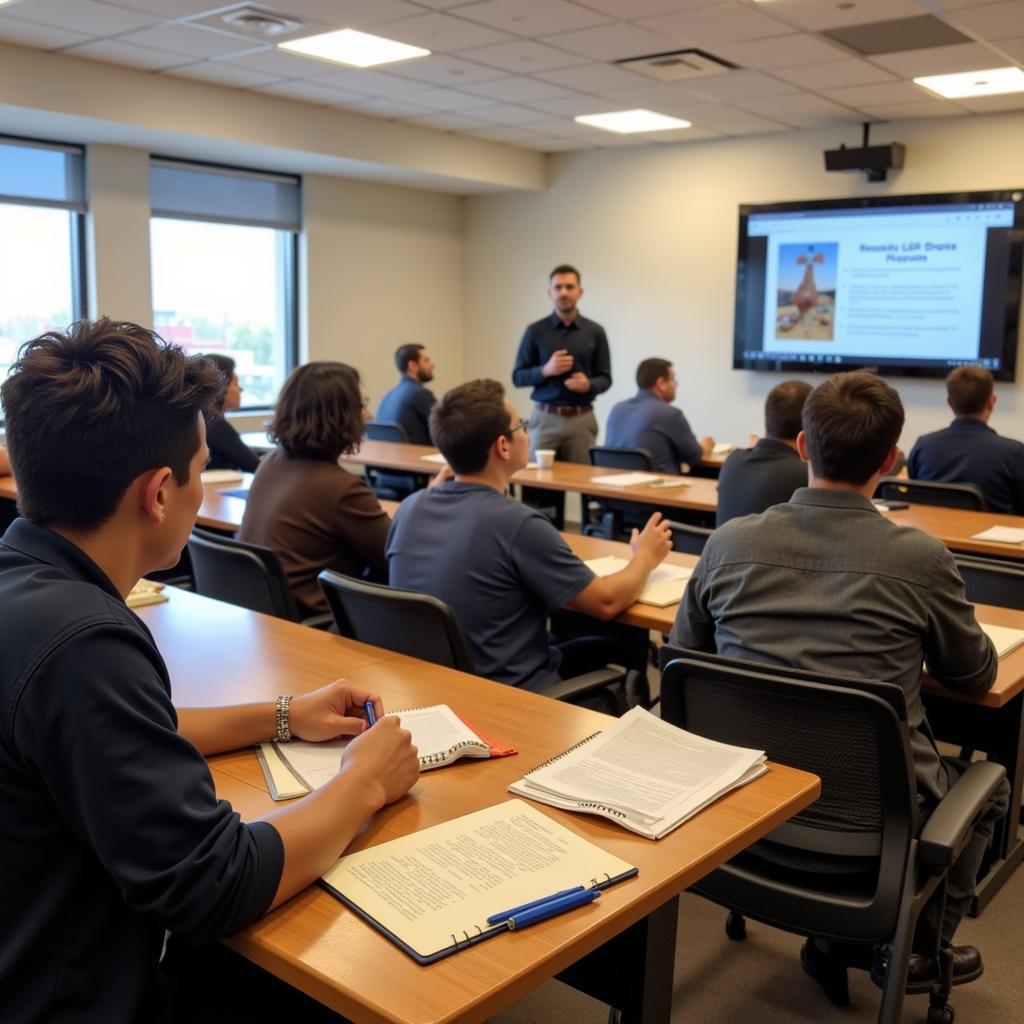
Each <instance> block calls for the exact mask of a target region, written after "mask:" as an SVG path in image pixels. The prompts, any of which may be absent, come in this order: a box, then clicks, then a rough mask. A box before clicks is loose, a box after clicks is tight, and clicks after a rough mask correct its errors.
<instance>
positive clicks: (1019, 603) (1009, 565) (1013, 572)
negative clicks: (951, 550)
mask: <svg viewBox="0 0 1024 1024" xmlns="http://www.w3.org/2000/svg"><path fill="white" fill-rule="evenodd" d="M953 557H954V558H955V559H956V567H957V568H958V569H959V570H960V575H961V576H962V577H963V578H964V585H965V586H966V588H967V600H968V601H970V602H971V603H972V604H995V605H999V607H1000V608H1016V609H1018V610H1019V611H1024V567H1022V566H1021V565H1019V564H1016V563H1013V562H1004V561H1001V560H999V559H995V558H971V557H970V556H969V555H954V556H953Z"/></svg>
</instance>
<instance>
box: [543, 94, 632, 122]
mask: <svg viewBox="0 0 1024 1024" xmlns="http://www.w3.org/2000/svg"><path fill="white" fill-rule="evenodd" d="M529 106H530V107H531V108H532V109H534V110H541V111H543V112H544V113H545V114H557V115H559V116H561V117H579V115H580V114H604V113H607V112H608V111H610V110H628V109H629V108H628V107H627V106H625V105H624V104H622V103H619V102H617V101H614V100H608V99H604V98H603V97H601V96H579V95H577V96H566V97H564V98H563V99H559V100H537V101H536V102H534V101H530V103H529Z"/></svg>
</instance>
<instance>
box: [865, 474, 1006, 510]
mask: <svg viewBox="0 0 1024 1024" xmlns="http://www.w3.org/2000/svg"><path fill="white" fill-rule="evenodd" d="M875 497H876V498H878V499H880V500H881V501H909V502H911V504H915V505H943V506H945V507H946V508H965V509H967V510H968V511H970V512H984V511H986V506H985V496H984V495H983V494H982V493H981V489H980V488H979V487H976V486H975V485H974V484H944V483H937V482H936V481H933V480H902V479H900V478H899V477H895V476H884V477H882V479H881V480H879V481H878V487H877V489H876V490H875Z"/></svg>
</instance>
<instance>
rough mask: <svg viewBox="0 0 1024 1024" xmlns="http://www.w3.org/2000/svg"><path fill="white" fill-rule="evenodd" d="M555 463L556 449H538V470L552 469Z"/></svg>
mask: <svg viewBox="0 0 1024 1024" xmlns="http://www.w3.org/2000/svg"><path fill="white" fill-rule="evenodd" d="M554 462H555V449H554V448H538V449H537V468H538V469H550V468H551V467H552V465H554Z"/></svg>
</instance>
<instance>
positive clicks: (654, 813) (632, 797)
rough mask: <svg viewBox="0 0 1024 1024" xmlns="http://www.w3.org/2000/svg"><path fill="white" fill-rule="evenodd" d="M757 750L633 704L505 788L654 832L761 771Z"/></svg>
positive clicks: (760, 754) (655, 836) (653, 836)
mask: <svg viewBox="0 0 1024 1024" xmlns="http://www.w3.org/2000/svg"><path fill="white" fill-rule="evenodd" d="M767 770H768V769H767V766H766V765H765V756H764V751H763V750H750V749H748V748H746V747H733V746H730V745H729V744H727V743H716V742H715V741H714V740H709V739H705V738H704V737H703V736H696V735H694V734H693V733H691V732H687V731H686V730H685V729H680V728H678V727H677V726H674V725H671V724H670V723H668V722H663V721H662V720H661V719H660V718H655V716H654V715H652V714H651V713H650V712H649V711H645V710H644V709H643V708H633V709H632V711H630V712H628V713H627V714H625V715H623V716H622V717H621V718H620V719H618V720H617V721H616V722H615V724H614V725H612V726H610V727H609V728H607V729H605V730H604V732H596V733H594V734H593V735H592V736H588V737H587V738H586V739H585V740H581V741H580V742H579V743H577V744H576V745H575V746H572V747H570V748H569V749H568V750H564V751H562V753H561V754H557V755H556V756H555V757H553V758H551V759H550V760H548V761H545V762H544V763H543V764H541V765H538V766H537V767H536V768H534V769H533V770H532V771H528V772H527V773H526V775H525V776H524V777H523V778H522V779H520V780H519V781H518V782H513V783H512V785H511V786H509V787H508V788H509V790H510V792H512V793H515V794H516V795H517V796H525V797H529V798H530V799H531V800H540V801H541V802H542V803H545V804H550V805H551V806H552V807H558V808H561V809H562V810H564V811H581V812H582V813H584V814H599V815H601V817H604V818H608V819H609V820H611V821H614V822H615V823H616V824H617V825H621V826H622V827H623V828H628V829H629V830H630V831H631V832H636V833H637V834H638V835H642V836H646V837H647V838H648V839H661V837H662V836H664V835H667V834H668V833H669V832H671V831H672V830H673V829H674V828H676V827H677V826H679V825H681V824H682V823H683V822H684V821H686V819H687V818H690V817H692V816H693V815H694V814H696V813H697V812H698V811H699V810H702V809H703V808H704V807H706V806H707V805H708V804H709V803H711V802H712V801H713V800H717V799H718V798H719V797H720V796H722V795H723V794H725V793H728V792H729V791H730V790H732V789H735V788H736V787H737V786H742V785H744V784H745V783H747V782H751V781H752V780H754V779H756V778H757V777H758V776H759V775H762V774H763V773H764V772H766V771H767Z"/></svg>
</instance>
